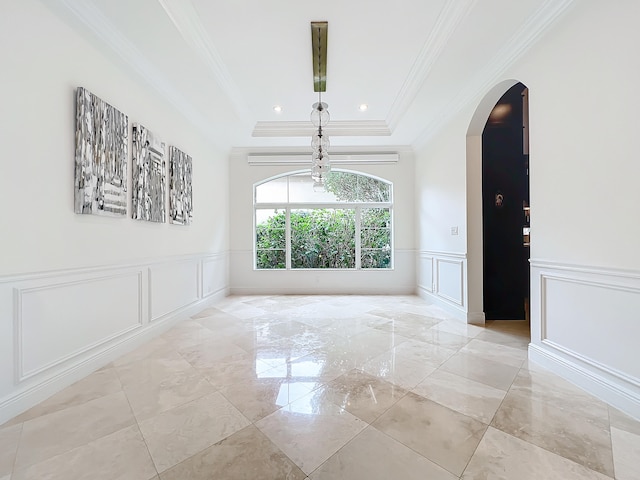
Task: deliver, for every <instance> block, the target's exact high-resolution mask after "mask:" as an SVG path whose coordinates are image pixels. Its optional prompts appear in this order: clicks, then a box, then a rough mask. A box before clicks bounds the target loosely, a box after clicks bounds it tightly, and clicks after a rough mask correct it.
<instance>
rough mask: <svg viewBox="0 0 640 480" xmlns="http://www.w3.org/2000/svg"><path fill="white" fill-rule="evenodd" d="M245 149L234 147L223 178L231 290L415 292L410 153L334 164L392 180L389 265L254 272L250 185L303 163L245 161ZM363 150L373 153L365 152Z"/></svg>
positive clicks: (251, 191)
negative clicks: (389, 159)
mask: <svg viewBox="0 0 640 480" xmlns="http://www.w3.org/2000/svg"><path fill="white" fill-rule="evenodd" d="M343 150H344V149H343ZM357 151H358V152H362V151H363V150H362V149H359V150H357ZM386 151H388V149H387V150H386ZM248 153H249V152H248V151H245V150H237V151H235V152H234V154H233V155H232V156H231V160H230V162H231V164H230V177H229V178H230V180H229V182H230V184H231V185H233V189H232V190H231V192H230V204H231V206H232V211H231V214H230V230H229V238H230V245H231V247H230V257H229V262H230V278H229V284H230V289H231V292H232V293H238V294H258V293H322V294H330V293H354V294H355V293H361V294H366V293H370V294H401V293H413V292H414V291H415V227H414V225H415V215H414V206H413V204H414V194H413V186H414V183H413V175H414V162H413V155H412V153H411V152H408V151H402V152H400V155H399V157H400V158H399V161H398V162H397V163H394V164H366V163H364V162H363V163H357V164H340V168H345V169H348V170H351V171H358V172H362V173H366V174H370V175H374V176H377V177H380V178H383V179H385V180H388V181H391V182H393V196H394V210H393V215H394V217H393V222H394V255H395V256H394V268H393V269H392V270H380V271H370V270H361V271H335V270H331V271H323V270H308V271H291V270H288V271H285V270H278V271H275V270H271V271H270V270H254V268H253V264H254V261H253V185H254V184H255V183H257V182H260V181H262V180H265V179H267V178H270V177H274V176H277V175H279V174H283V173H286V172H290V171H296V170H300V169H302V168H304V167H303V166H300V165H295V166H292V165H249V163H248V161H247V156H248ZM369 153H375V151H374V150H369Z"/></svg>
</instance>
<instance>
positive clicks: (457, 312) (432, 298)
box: [418, 285, 484, 323]
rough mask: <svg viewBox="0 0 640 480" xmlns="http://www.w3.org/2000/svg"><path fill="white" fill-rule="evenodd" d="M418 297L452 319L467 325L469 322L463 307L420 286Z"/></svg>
mask: <svg viewBox="0 0 640 480" xmlns="http://www.w3.org/2000/svg"><path fill="white" fill-rule="evenodd" d="M418 295H419V296H420V298H422V299H424V300H426V301H427V302H429V303H431V304H433V305H437V306H438V307H440V308H442V309H443V310H444V311H445V312H447V313H448V314H450V315H451V316H452V317H454V318H457V319H458V320H461V321H463V322H465V323H467V322H468V319H467V312H466V311H465V310H464V309H463V308H462V307H460V306H458V305H455V304H453V303H450V302H448V301H447V300H444V299H443V298H442V297H440V296H438V295H436V294H434V293H433V292H431V291H429V290H428V289H427V288H425V287H423V286H421V285H418ZM483 319H484V315H483Z"/></svg>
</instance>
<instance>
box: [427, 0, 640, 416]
mask: <svg viewBox="0 0 640 480" xmlns="http://www.w3.org/2000/svg"><path fill="white" fill-rule="evenodd" d="M637 18H640V3H638V2H635V1H633V0H626V1H622V2H617V3H616V5H615V7H614V6H612V5H610V4H607V3H604V2H577V4H576V6H575V7H574V8H573V9H572V10H570V12H569V14H568V15H567V16H565V17H564V18H563V19H561V20H560V21H559V22H558V24H557V25H556V26H554V27H553V29H552V30H550V31H549V32H548V33H547V34H546V35H545V37H544V38H543V39H542V40H541V41H539V42H538V43H537V44H536V45H534V46H533V47H532V48H531V49H530V50H529V51H528V52H527V53H526V54H525V55H524V57H523V58H522V59H521V60H520V61H519V62H518V64H516V65H514V66H512V67H510V68H509V70H508V71H506V72H505V73H504V75H503V79H504V80H507V79H517V80H519V81H521V82H523V83H524V84H525V85H526V86H527V87H529V91H530V96H529V102H530V126H531V131H530V140H531V163H530V181H531V207H532V214H531V227H532V229H531V257H532V273H531V277H532V278H531V281H532V292H531V294H532V295H531V303H532V346H531V349H530V357H531V358H533V359H534V360H535V361H539V362H543V363H544V364H545V365H546V366H547V367H549V368H552V369H553V370H555V371H556V372H558V373H560V374H562V375H564V376H565V377H567V378H569V379H570V380H572V381H574V382H575V383H578V384H580V385H582V386H583V387H586V388H588V389H589V390H590V391H592V392H594V393H596V394H598V395H600V396H601V397H603V398H605V399H607V400H609V401H610V402H612V403H614V404H615V405H617V406H619V407H620V408H623V409H624V410H626V411H627V412H630V413H632V414H634V415H635V416H636V417H640V373H639V372H638V371H637V365H638V363H640V356H639V355H638V353H637V338H638V328H639V327H638V325H639V323H640V315H638V309H637V307H638V305H639V304H638V302H639V299H640V296H639V295H640V286H639V279H640V254H639V253H638V238H640V223H639V222H637V221H635V219H637V217H638V216H637V206H638V204H639V203H640V188H638V182H637V179H638V178H639V176H640V162H638V161H637V140H636V137H637V132H636V130H637V118H636V112H638V111H639V110H640V98H639V97H638V96H637V95H636V94H635V83H636V81H637V78H638V77H639V76H640V57H638V55H637V54H636V52H635V50H636V49H635V46H636V45H638V43H639V42H640V32H639V31H638V29H637V25H636V20H637ZM500 81H501V79H500V80H498V81H496V83H499V82H500ZM507 83H508V82H507ZM505 90H506V88H505ZM481 100H482V96H479V97H478V98H477V99H476V101H475V102H473V104H472V105H469V106H468V108H467V109H466V110H465V111H463V112H461V113H460V114H458V115H457V116H456V117H455V118H454V119H452V121H451V122H450V123H449V124H448V125H447V126H446V127H445V128H444V130H443V131H442V132H439V134H438V139H437V141H436V142H433V143H432V144H430V145H429V146H428V147H426V148H424V149H423V150H422V151H420V152H418V154H417V158H416V161H417V166H418V168H417V187H416V195H417V197H418V199H419V200H420V203H419V207H418V208H419V209H420V223H421V228H420V239H419V248H420V250H421V251H423V250H424V251H430V250H440V251H444V252H452V253H461V252H462V253H464V254H466V255H467V256H470V255H473V253H472V249H473V247H477V245H475V244H474V245H471V246H470V247H469V248H468V249H467V250H466V251H465V250H464V241H466V240H467V239H469V240H471V239H472V236H471V233H470V232H461V234H462V235H463V236H461V237H460V238H454V237H446V236H444V237H443V232H446V231H447V229H448V228H449V226H450V225H452V224H455V223H459V222H460V223H466V224H467V225H477V221H476V220H477V218H471V219H469V218H467V219H465V218H460V209H464V208H465V204H473V203H474V202H477V201H479V198H475V199H474V198H465V197H464V196H463V195H460V196H458V195H459V193H460V192H461V191H462V192H465V191H466V192H467V193H469V192H470V193H471V195H478V192H479V189H478V182H479V181H480V179H479V176H478V169H477V165H475V166H473V165H471V166H468V171H467V175H466V177H465V175H461V174H460V171H461V170H464V168H465V162H466V161H467V152H465V144H466V136H467V130H468V128H469V125H470V122H471V120H472V118H473V115H474V112H475V108H476V106H477V105H479V104H480V102H481ZM476 143H477V142H476ZM470 148H472V149H473V148H477V145H475V147H473V146H471V147H470ZM446 168H448V169H449V171H446V170H445V169H446ZM465 182H466V186H465ZM434 188H435V189H436V190H435V191H433V190H434ZM442 189H446V190H447V192H446V193H444V192H442V191H441V190H442ZM454 196H455V198H454ZM435 197H437V198H445V197H446V198H449V199H451V200H450V203H448V204H447V207H446V208H447V210H446V213H445V214H442V215H440V216H437V215H436V214H435V212H434V210H436V209H437V208H438V206H437V202H436V200H437V199H436V198H435ZM463 217H464V216H463ZM467 233H469V236H468V237H466V234H467ZM476 233H477V232H476ZM476 238H477V237H476ZM463 239H464V240H463ZM461 241H462V242H463V243H462V244H461ZM469 260H471V259H470V258H469ZM423 270H424V266H421V267H419V273H418V277H419V278H421V276H422V277H425V278H427V277H428V275H427V274H424V273H423ZM463 275H465V273H464V272H463ZM464 283H465V284H466V285H467V287H468V288H470V289H472V288H473V287H474V284H473V283H471V282H468V281H466V280H464ZM466 313H468V314H469V313H473V312H469V311H468V310H467V311H466Z"/></svg>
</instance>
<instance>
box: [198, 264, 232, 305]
mask: <svg viewBox="0 0 640 480" xmlns="http://www.w3.org/2000/svg"><path fill="white" fill-rule="evenodd" d="M226 286H227V257H226V256H225V255H211V256H209V257H205V258H203V259H202V297H204V298H206V297H208V296H210V295H213V294H215V293H218V292H219V291H220V289H222V288H226Z"/></svg>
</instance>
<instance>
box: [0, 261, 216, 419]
mask: <svg viewBox="0 0 640 480" xmlns="http://www.w3.org/2000/svg"><path fill="white" fill-rule="evenodd" d="M226 265H227V252H224V253H220V254H210V253H207V254H199V255H189V256H182V257H174V258H162V259H157V260H149V261H145V262H140V263H136V264H121V265H110V266H108V267H94V268H82V269H73V270H71V269H70V270H59V271H50V272H41V273H25V274H23V275H10V276H0V424H2V423H4V422H5V421H7V420H8V419H10V418H12V417H14V416H15V415H18V414H19V413H21V412H23V411H25V410H27V409H28V408H30V407H32V406H33V405H35V404H37V403H39V402H41V401H42V400H44V399H46V398H48V397H49V396H51V395H53V394H54V393H56V392H58V391H59V390H61V389H63V388H64V387H66V386H68V385H70V384H71V383H73V382H75V381H77V380H80V379H81V378H83V377H84V376H86V375H88V374H89V373H91V372H93V371H94V370H96V369H98V368H100V367H102V366H104V365H106V364H107V363H109V362H111V361H113V360H115V359H116V358H118V357H119V356H120V355H123V354H125V353H127V352H129V351H131V350H132V349H134V348H136V347H137V346H139V345H142V344H143V343H145V342H146V341H148V340H150V339H152V338H153V337H154V336H156V335H158V334H160V333H162V332H163V331H165V330H167V329H168V328H170V327H171V326H172V325H174V324H175V323H176V322H178V321H180V320H182V319H185V318H187V317H189V316H190V315H193V314H195V313H197V312H199V311H200V310H202V309H204V308H206V307H208V306H209V305H212V304H213V303H215V302H216V301H218V300H220V299H221V298H222V297H224V296H225V295H226V294H227V291H228V281H227V268H226ZM151 318H152V319H153V322H150V319H151Z"/></svg>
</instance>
